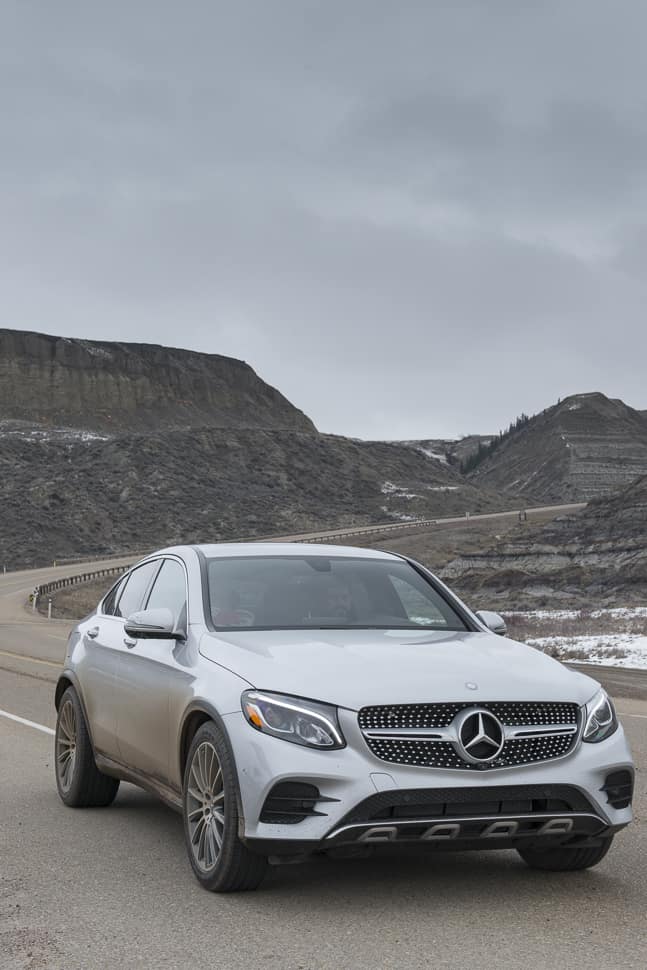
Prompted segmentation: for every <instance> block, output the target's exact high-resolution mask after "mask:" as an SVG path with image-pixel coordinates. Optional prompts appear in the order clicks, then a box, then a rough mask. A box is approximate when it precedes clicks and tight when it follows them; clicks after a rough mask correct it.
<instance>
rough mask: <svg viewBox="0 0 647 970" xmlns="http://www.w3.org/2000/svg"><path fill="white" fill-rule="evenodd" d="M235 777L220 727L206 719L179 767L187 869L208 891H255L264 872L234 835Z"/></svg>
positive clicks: (260, 861) (263, 865)
mask: <svg viewBox="0 0 647 970" xmlns="http://www.w3.org/2000/svg"><path fill="white" fill-rule="evenodd" d="M237 796H238V781H237V777H236V768H235V765H234V760H233V757H232V755H231V754H230V751H229V745H228V743H227V741H226V739H225V736H224V733H223V731H222V730H221V729H220V728H219V727H218V726H217V725H216V724H214V723H213V721H207V722H206V723H205V724H203V725H202V727H200V728H199V729H198V731H197V732H196V735H195V737H194V738H193V741H192V742H191V747H190V748H189V754H188V757H187V760H186V767H185V771H184V785H183V798H182V815H183V818H184V836H185V840H186V848H187V853H188V856H189V861H190V862H191V867H192V868H193V872H194V873H195V876H196V878H197V879H198V882H199V883H200V884H201V885H202V886H204V888H205V889H208V890H209V891H210V892H218V893H231V892H244V891H248V890H252V889H257V888H258V886H259V885H260V884H261V882H262V880H263V877H264V875H265V872H266V870H267V859H266V857H265V856H262V855H257V854H256V853H254V852H250V850H249V849H248V848H247V847H246V846H245V845H243V843H242V842H241V841H240V839H239V838H238V819H239V814H238V798H237Z"/></svg>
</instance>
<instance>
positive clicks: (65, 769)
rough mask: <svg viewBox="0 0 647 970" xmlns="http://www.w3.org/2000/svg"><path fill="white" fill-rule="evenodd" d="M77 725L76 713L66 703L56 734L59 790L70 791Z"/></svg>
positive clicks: (70, 702) (68, 702) (70, 704)
mask: <svg viewBox="0 0 647 970" xmlns="http://www.w3.org/2000/svg"><path fill="white" fill-rule="evenodd" d="M76 744H77V724H76V711H75V710H74V704H73V703H72V701H69V700H68V701H66V702H65V703H64V704H63V707H62V708H61V711H60V715H59V719H58V730H57V732H56V768H57V771H58V778H59V782H60V785H61V788H62V790H63V791H64V792H68V791H69V790H70V786H71V785H72V780H73V778H74V766H75V765H76Z"/></svg>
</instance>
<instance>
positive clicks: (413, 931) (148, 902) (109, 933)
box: [0, 567, 647, 970]
mask: <svg viewBox="0 0 647 970" xmlns="http://www.w3.org/2000/svg"><path fill="white" fill-rule="evenodd" d="M68 570H69V567H68ZM41 572H42V575H41V576H40V577H37V579H38V580H42V581H44V580H45V579H46V578H49V577H50V574H51V570H49V571H48V570H44V571H41ZM59 574H60V571H59ZM34 582H35V577H34V573H25V574H18V573H16V574H12V575H9V574H8V575H7V576H5V577H0V650H1V651H3V652H2V653H0V709H1V710H2V711H5V712H10V713H12V714H14V715H17V716H19V717H22V718H25V719H28V720H30V721H32V722H35V724H37V725H42V726H44V727H45V729H46V730H47V728H49V729H50V730H51V728H52V727H53V725H54V710H53V705H52V688H53V684H54V681H55V679H56V676H57V671H58V665H59V664H60V660H61V657H62V655H63V653H64V645H65V639H66V635H67V628H68V625H67V624H66V623H65V622H62V621H51V622H48V621H47V620H44V619H42V618H41V617H34V616H32V615H31V614H30V613H29V612H28V611H26V610H25V608H24V602H25V598H26V595H27V594H28V592H29V590H30V589H31V588H32V587H33V585H34ZM600 675H602V679H604V677H607V678H610V680H613V683H614V686H613V688H612V689H613V690H614V693H615V694H616V696H617V698H618V706H619V709H620V710H621V712H622V714H623V720H624V723H625V726H626V729H627V731H628V733H629V735H630V737H631V741H632V745H633V749H634V753H635V756H636V759H637V763H638V768H639V773H638V785H637V801H636V809H637V822H636V823H635V824H634V825H633V826H632V827H631V828H630V829H628V830H627V831H626V832H624V833H622V834H621V835H620V836H619V837H618V840H617V843H616V845H615V846H614V849H613V851H612V852H611V853H610V855H609V856H608V857H607V859H606V860H605V861H604V862H603V863H602V865H601V866H600V867H599V868H598V869H597V870H594V871H592V872H588V873H575V874H542V873H537V872H531V871H530V870H528V869H526V868H525V867H524V866H523V865H522V863H521V862H520V860H519V859H518V858H517V856H516V855H515V854H514V853H503V852H496V853H480V854H478V855H472V854H464V855H446V856H444V855H440V854H439V855H437V856H431V857H429V856H427V857H425V856H422V855H419V854H417V853H416V852H415V851H414V852H413V853H412V854H411V855H410V856H406V857H405V856H390V857H386V858H378V859H372V860H364V861H353V862H351V861H346V862H339V861H337V862H332V861H324V862H319V863H312V864H308V865H305V866H288V867H282V868H279V869H275V870H273V871H272V873H271V876H270V878H269V879H268V881H267V884H266V886H265V887H264V888H263V889H262V890H261V891H259V892H257V893H256V894H250V895H240V896H230V897H222V896H220V897H218V896H212V895H210V894H208V893H205V892H204V891H203V890H201V889H200V888H199V887H198V885H197V883H196V882H195V880H194V878H193V876H192V874H191V871H190V869H189V866H188V863H187V861H186V858H185V853H184V845H183V837H182V826H181V822H180V819H179V817H178V816H176V815H174V814H173V813H172V812H170V811H169V810H167V809H166V808H165V807H164V806H162V805H161V804H159V803H157V802H156V801H155V800H154V799H153V798H151V797H150V796H148V795H146V794H144V793H142V792H140V791H138V790H137V789H135V788H133V787H132V786H129V785H122V787H121V790H120V793H119V796H118V798H117V801H116V802H115V805H114V806H113V807H112V808H110V809H105V810H86V811H70V810H69V809H65V808H64V807H63V806H62V805H61V803H60V802H59V800H58V797H57V795H56V791H55V787H54V781H53V770H52V738H51V735H50V734H48V733H46V730H45V731H43V730H41V729H38V728H37V727H32V726H29V725H27V724H24V723H19V722H17V721H12V720H9V719H7V718H6V717H4V716H0V968H2V970H23V968H24V970H39V968H49V970H103V968H105V970H115V968H116V967H124V968H126V970H130V968H132V967H144V968H149V967H150V968H152V967H155V968H156V970H165V968H178V970H180V968H181V970H185V968H189V967H190V968H192V970H201V968H207V967H208V968H225V967H227V968H232V970H236V968H245V970H249V967H257V966H258V967H262V968H263V970H265V968H268V970H271V968H277V970H332V968H335V970H337V968H341V970H345V968H351V967H352V968H357V970H364V968H367V970H368V968H370V970H382V968H385V970H388V968H398V970H399V968H400V967H402V966H406V967H410V968H412V970H417V968H423V967H425V968H428V967H433V968H451V970H457V968H458V970H461V968H467V967H469V968H472V967H474V966H478V967H496V968H498V970H519V968H520V967H522V966H523V967H524V968H526V970H534V968H549V967H550V968H552V967H554V966H558V967H560V968H564V970H579V968H583V970H584V968H586V970H590V967H591V966H598V967H602V966H613V967H615V968H630V967H635V968H641V970H644V967H645V953H646V952H647V916H646V914H647V891H646V881H645V872H647V825H646V824H645V818H646V817H647V790H646V781H645V779H646V778H647V702H646V701H645V700H644V699H642V700H641V699H631V698H630V697H629V698H627V697H626V695H627V694H630V693H631V692H632V691H633V690H634V689H635V684H636V683H637V681H638V680H640V681H641V686H642V688H644V686H645V684H644V679H643V678H637V679H634V677H633V675H632V674H628V672H626V671H612V672H611V673H609V672H603V671H600V670H599V668H595V671H594V676H600ZM642 696H643V698H644V697H645V696H646V695H645V693H643V695H642Z"/></svg>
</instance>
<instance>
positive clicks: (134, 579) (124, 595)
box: [114, 559, 159, 618]
mask: <svg viewBox="0 0 647 970" xmlns="http://www.w3.org/2000/svg"><path fill="white" fill-rule="evenodd" d="M158 569H159V559H155V560H153V562H145V563H144V565H143V566H138V567H137V568H136V569H133V571H132V572H131V573H130V574H129V575H128V576H127V577H126V584H125V586H123V587H122V592H121V595H120V596H119V600H118V601H117V607H116V609H115V613H114V615H115V616H123V617H124V618H126V617H128V616H130V615H131V613H136V612H137V610H141V609H143V602H144V596H145V595H146V590H147V589H148V586H149V584H150V581H151V579H152V578H153V576H154V575H155V573H156V572H157V570H158Z"/></svg>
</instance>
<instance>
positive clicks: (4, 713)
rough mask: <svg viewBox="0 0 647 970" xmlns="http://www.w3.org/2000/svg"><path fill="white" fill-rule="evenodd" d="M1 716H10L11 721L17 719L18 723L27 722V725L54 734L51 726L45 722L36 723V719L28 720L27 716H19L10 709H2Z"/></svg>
mask: <svg viewBox="0 0 647 970" xmlns="http://www.w3.org/2000/svg"><path fill="white" fill-rule="evenodd" d="M0 717H8V718H9V720H10V721H17V722H18V724H25V725H26V726H27V727H30V728H35V729H36V730H37V731H42V732H43V734H54V732H53V731H52V729H51V728H48V727H46V726H45V725H44V724H36V722H35V721H28V720H27V718H26V717H18V715H17V714H10V713H9V711H0Z"/></svg>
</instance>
